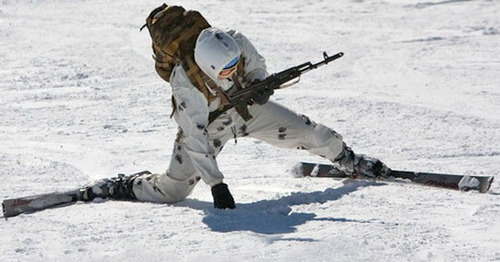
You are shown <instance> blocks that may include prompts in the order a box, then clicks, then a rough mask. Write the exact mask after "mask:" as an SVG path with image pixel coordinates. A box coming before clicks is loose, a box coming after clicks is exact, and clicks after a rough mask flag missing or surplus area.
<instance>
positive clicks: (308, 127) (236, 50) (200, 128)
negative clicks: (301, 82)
mask: <svg viewBox="0 0 500 262" xmlns="http://www.w3.org/2000/svg"><path fill="white" fill-rule="evenodd" d="M194 60H195V62H196V64H197V65H198V66H199V68H200V69H201V70H202V71H203V73H204V74H205V75H206V76H208V77H209V79H210V81H212V85H213V84H215V86H216V89H217V90H219V92H215V91H213V90H212V89H208V90H211V92H212V94H211V97H214V98H213V99H208V97H207V95H206V94H204V93H203V92H201V91H200V89H199V88H197V87H196V86H195V85H193V81H191V79H190V77H188V74H187V73H186V70H185V68H184V67H183V66H182V65H181V64H177V65H176V66H175V67H174V68H173V69H172V72H171V75H170V85H171V87H172V95H173V99H174V101H175V105H176V106H175V111H174V119H175V121H176V122H177V124H178V125H179V134H178V137H177V139H176V141H175V144H174V150H173V153H172V158H171V161H170V166H169V168H168V170H167V171H166V172H165V173H163V174H151V173H149V172H143V173H139V174H135V175H130V176H119V177H117V178H111V179H103V180H99V181H95V182H93V183H91V184H89V185H87V186H86V187H85V188H83V189H82V193H83V199H84V200H88V201H90V200H93V199H94V198H96V197H100V198H108V197H109V198H114V199H138V200H140V201H151V202H162V203H175V202H178V201H181V200H183V199H185V198H186V196H188V195H189V193H190V192H191V191H192V190H193V188H194V187H195V185H196V184H197V183H198V181H199V180H203V182H205V183H206V184H208V185H210V186H211V191H212V195H213V199H214V206H215V208H222V209H224V208H235V202H234V199H233V197H232V195H231V193H230V191H229V189H228V186H227V184H225V183H224V181H223V179H224V176H223V175H222V173H221V172H220V170H219V168H218V166H217V160H216V157H217V155H218V154H219V153H220V151H221V150H222V148H223V146H224V144H225V143H226V142H227V141H228V140H230V139H231V138H237V137H245V136H248V137H252V138H255V139H258V140H262V141H265V142H267V143H269V144H271V145H274V146H277V147H281V148H290V149H301V150H307V151H309V152H310V153H312V154H315V155H318V156H321V157H324V158H326V159H329V160H330V161H331V162H333V163H334V164H335V165H336V166H337V168H338V172H345V173H347V174H349V175H352V176H366V177H372V178H379V177H385V176H386V175H387V173H388V172H389V168H387V166H386V165H384V164H383V163H382V162H381V161H379V160H378V159H375V158H370V157H366V156H364V155H359V154H355V153H354V152H353V151H352V150H351V148H350V147H348V146H347V145H346V144H345V143H344V142H343V140H342V136H341V135H340V134H338V133H336V132H335V131H333V130H332V129H330V128H328V127H326V126H324V125H322V124H318V123H316V122H314V121H312V120H311V119H309V118H308V117H307V116H304V115H301V114H297V113H295V112H293V111H292V110H290V109H288V108H286V107H284V106H283V105H280V104H278V103H276V102H274V101H270V100H269V96H271V95H272V94H273V91H272V90H264V91H262V92H258V93H255V94H254V95H253V97H252V101H251V102H250V103H249V107H248V110H249V113H250V114H251V115H252V116H253V118H252V119H250V120H248V121H245V119H244V118H243V117H242V116H241V115H240V114H239V113H238V112H237V110H235V109H234V108H231V109H229V110H227V111H223V112H219V113H218V114H217V117H216V118H215V119H213V121H210V120H209V118H210V115H211V114H213V113H214V112H216V111H217V110H220V108H221V105H222V104H223V103H224V100H225V99H224V95H226V94H229V95H230V94H231V92H233V90H237V89H239V88H245V87H246V86H249V85H251V84H252V83H255V82H256V81H261V80H264V79H265V78H266V77H267V76H268V75H269V74H268V72H267V70H266V64H265V59H264V58H263V57H262V56H261V55H260V54H259V53H258V52H257V50H256V49H255V48H254V46H253V45H252V44H251V43H250V41H249V40H248V39H247V38H246V37H245V36H244V35H243V34H241V33H240V32H237V31H234V30H229V31H223V30H220V29H217V28H213V27H210V28H207V29H205V30H203V31H202V32H201V33H200V34H199V36H198V38H197V40H196V45H195V47H194ZM221 94H223V95H221Z"/></svg>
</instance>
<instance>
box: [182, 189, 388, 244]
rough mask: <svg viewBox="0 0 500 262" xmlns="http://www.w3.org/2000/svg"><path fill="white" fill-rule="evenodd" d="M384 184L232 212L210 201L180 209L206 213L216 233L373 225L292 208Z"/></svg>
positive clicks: (303, 195) (291, 197) (188, 202)
mask: <svg viewBox="0 0 500 262" xmlns="http://www.w3.org/2000/svg"><path fill="white" fill-rule="evenodd" d="M381 185H384V184H383V183H378V182H372V181H355V182H352V183H349V184H347V185H344V186H342V187H339V188H329V189H326V190H325V191H316V192H309V193H301V192H299V193H292V194H291V195H289V196H285V197H282V198H280V199H275V200H262V201H258V202H254V203H247V204H237V205H236V209H233V210H218V209H214V208H213V204H212V203H210V202H203V201H198V200H194V199H188V200H185V201H183V202H181V203H179V204H176V205H177V206H181V205H182V206H188V207H191V208H194V209H199V210H202V211H203V212H205V215H206V216H205V217H204V218H203V222H204V223H205V224H206V225H208V226H209V227H210V229H212V230H214V231H217V232H231V231H251V232H255V233H261V234H282V233H292V232H295V231H296V227H297V226H299V225H302V224H305V223H306V222H308V221H332V222H357V223H370V221H367V220H352V219H347V218H316V214H314V213H297V212H292V209H291V208H290V207H291V206H296V205H308V204H323V203H326V202H328V201H333V200H337V199H340V198H342V197H343V196H345V195H348V194H350V193H352V192H354V191H356V190H358V189H359V188H362V187H366V186H381Z"/></svg>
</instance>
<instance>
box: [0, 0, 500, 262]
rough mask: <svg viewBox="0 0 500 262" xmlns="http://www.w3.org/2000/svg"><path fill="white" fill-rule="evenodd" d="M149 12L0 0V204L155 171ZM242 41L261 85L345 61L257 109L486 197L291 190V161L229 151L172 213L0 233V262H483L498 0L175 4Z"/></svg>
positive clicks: (116, 209) (498, 73) (362, 185)
mask: <svg viewBox="0 0 500 262" xmlns="http://www.w3.org/2000/svg"><path fill="white" fill-rule="evenodd" d="M161 3H162V2H161V1H135V0H120V1H116V0H106V1H96V0H85V1H84V0H57V1H56V0H38V1H37V0H32V1H28V0H24V1H23V0H2V1H0V112H1V113H0V123H1V124H0V176H1V186H0V198H2V199H6V198H13V197H19V196H26V195H33V194H39V193H45V192H51V191H54V190H65V189H73V188H75V187H77V186H81V185H83V184H85V183H87V182H88V181H91V180H93V179H98V178H103V177H109V176H113V175H116V174H117V173H133V172H137V171H142V170H145V169H148V170H150V171H153V172H162V171H164V169H165V168H166V167H167V166H168V162H169V158H170V153H171V146H172V144H173V140H174V138H175V134H176V125H175V124H174V122H173V121H172V120H171V119H169V114H170V87H169V85H168V84H166V83H165V82H163V81H162V80H161V79H160V78H159V77H158V76H157V75H156V73H155V71H154V69H153V61H152V59H151V49H150V39H149V36H148V33H147V32H146V31H143V32H139V27H140V26H142V24H143V23H144V19H145V17H146V16H147V15H148V14H149V12H150V11H151V10H152V9H153V8H154V7H156V6H158V5H160V4H161ZM170 4H182V5H184V6H185V7H186V8H188V9H195V10H200V11H202V13H203V14H204V15H205V16H206V17H207V19H208V20H209V21H210V22H211V23H212V24H213V25H216V26H219V27H228V28H234V29H237V30H240V31H242V32H244V33H245V34H246V35H247V36H248V37H249V38H250V39H251V40H252V41H253V42H254V44H255V46H256V47H257V48H258V50H259V51H260V52H261V53H262V54H263V55H264V56H265V57H266V58H267V61H268V67H269V71H270V72H276V71H279V70H282V69H285V68H288V67H290V66H294V65H297V64H299V63H303V62H306V61H313V62H315V61H318V60H320V59H321V58H322V56H321V52H322V51H324V50H325V51H328V52H329V53H331V54H333V53H335V52H339V51H343V52H345V57H343V58H342V59H339V60H338V61H335V62H334V63H332V64H331V65H328V66H326V67H322V68H320V69H318V70H315V71H312V72H310V73H308V74H307V75H304V76H303V77H302V80H301V83H299V84H297V85H296V86H294V87H291V88H289V89H286V90H282V91H278V92H276V94H275V96H274V97H273V99H275V100H276V101H279V102H281V103H283V104H285V105H287V106H289V107H290V108H293V109H294V110H297V111H300V112H302V113H304V114H307V115H308V116H310V117H311V118H312V119H315V120H317V121H318V122H321V123H324V124H325V125H328V126H331V127H333V128H334V129H335V130H336V131H338V132H339V133H341V134H343V136H344V139H345V141H346V142H347V143H348V144H350V145H351V146H352V147H353V148H354V149H355V150H356V151H357V152H363V153H367V154H369V155H372V156H376V157H379V158H381V159H382V160H383V161H385V162H386V163H387V164H388V165H389V166H391V167H392V168H395V169H406V170H420V171H434V172H451V173H463V174H470V175H493V176H495V177H496V181H494V184H493V186H492V188H491V190H490V192H489V193H486V194H480V193H477V192H459V191H452V190H446V189H439V188H432V187H425V186H419V185H415V184H412V183H406V182H402V181H396V182H367V181H358V182H351V183H343V182H342V181H338V180H332V179H324V178H295V177H293V176H291V175H290V174H289V173H290V172H289V171H290V169H291V168H292V167H293V166H294V165H295V164H296V163H297V162H298V161H301V160H305V161H323V160H321V159H319V158H318V157H315V156H311V155H308V154H306V153H305V152H303V151H289V150H282V149H277V148H274V147H271V146H270V145H267V144H265V143H261V142H259V141H256V140H251V139H239V140H238V143H237V144H234V143H233V142H229V143H228V145H227V146H226V148H225V150H224V151H223V152H222V154H221V155H220V157H219V164H220V168H221V170H222V171H223V173H224V174H225V175H226V182H227V183H228V184H229V186H230V189H231V190H232V193H233V195H234V197H235V199H236V201H237V204H238V206H237V209H236V210H214V209H213V208H212V198H211V195H210V189H209V187H208V186H206V185H204V184H202V183H200V184H199V185H198V186H197V188H196V189H195V190H194V193H193V194H192V195H191V196H190V197H189V199H187V200H186V201H183V202H181V203H178V204H175V205H166V204H152V203H139V202H119V201H106V202H102V203H90V204H85V203H77V204H76V205H72V206H68V207H63V208H57V209H51V210H46V211H42V212H38V213H33V214H27V215H20V216H18V217H14V218H9V219H2V220H1V222H0V232H1V234H2V237H1V238H0V261H201V260H204V261H205V260H206V259H207V258H208V259H209V260H208V261H499V260H500V202H499V199H500V197H499V195H500V182H499V181H500V172H499V171H498V168H499V163H500V136H499V134H500V132H499V131H500V114H499V113H500V89H499V87H500V86H499V85H500V16H499V15H498V14H500V2H499V1H488V0H478V1H464V0H384V1H375V0H374V1H365V0H338V1H313V0H286V1H285V0H280V1H263V0H256V1H243V0H233V1H215V0H199V1H194V0H193V1H173V2H171V3H170Z"/></svg>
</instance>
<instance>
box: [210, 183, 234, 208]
mask: <svg viewBox="0 0 500 262" xmlns="http://www.w3.org/2000/svg"><path fill="white" fill-rule="evenodd" d="M212 196H213V197H214V207H215V208H220V209H225V208H230V209H233V208H235V207H236V205H235V204H234V199H233V196H232V195H231V192H229V189H228V188H227V185H226V184H224V183H220V184H217V185H215V186H213V187H212Z"/></svg>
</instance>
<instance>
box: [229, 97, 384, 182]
mask: <svg viewBox="0 0 500 262" xmlns="http://www.w3.org/2000/svg"><path fill="white" fill-rule="evenodd" d="M249 111H250V114H252V115H253V116H254V118H253V119H251V120H250V121H248V122H246V123H245V122H242V120H241V119H240V120H239V122H240V123H238V125H239V128H238V130H239V135H243V136H244V135H248V136H251V137H254V138H257V139H260V140H263V141H265V142H267V143H269V144H272V145H275V146H278V147H283V148H296V149H301V150H307V151H309V152H311V153H312V154H315V155H318V156H321V157H324V158H326V159H329V160H330V161H332V162H333V163H334V164H337V165H338V166H339V168H340V171H342V172H347V173H350V174H353V175H363V176H370V177H379V176H385V175H387V172H389V169H388V168H387V167H386V166H385V165H384V164H383V163H382V162H381V161H379V160H378V159H376V158H370V157H366V156H364V155H359V154H354V152H353V151H352V150H351V148H349V147H348V146H347V145H346V144H345V143H344V142H343V139H342V136H341V135H340V134H338V133H337V132H335V131H334V130H333V129H331V128H329V127H326V126H324V125H322V124H317V123H316V122H314V121H312V120H311V119H309V117H307V116H305V115H301V114H297V113H295V112H294V111H292V110H290V109H288V108H286V107H284V106H282V105H280V104H278V103H275V102H273V101H269V102H268V103H266V104H264V105H255V106H251V107H250V108H249Z"/></svg>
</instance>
